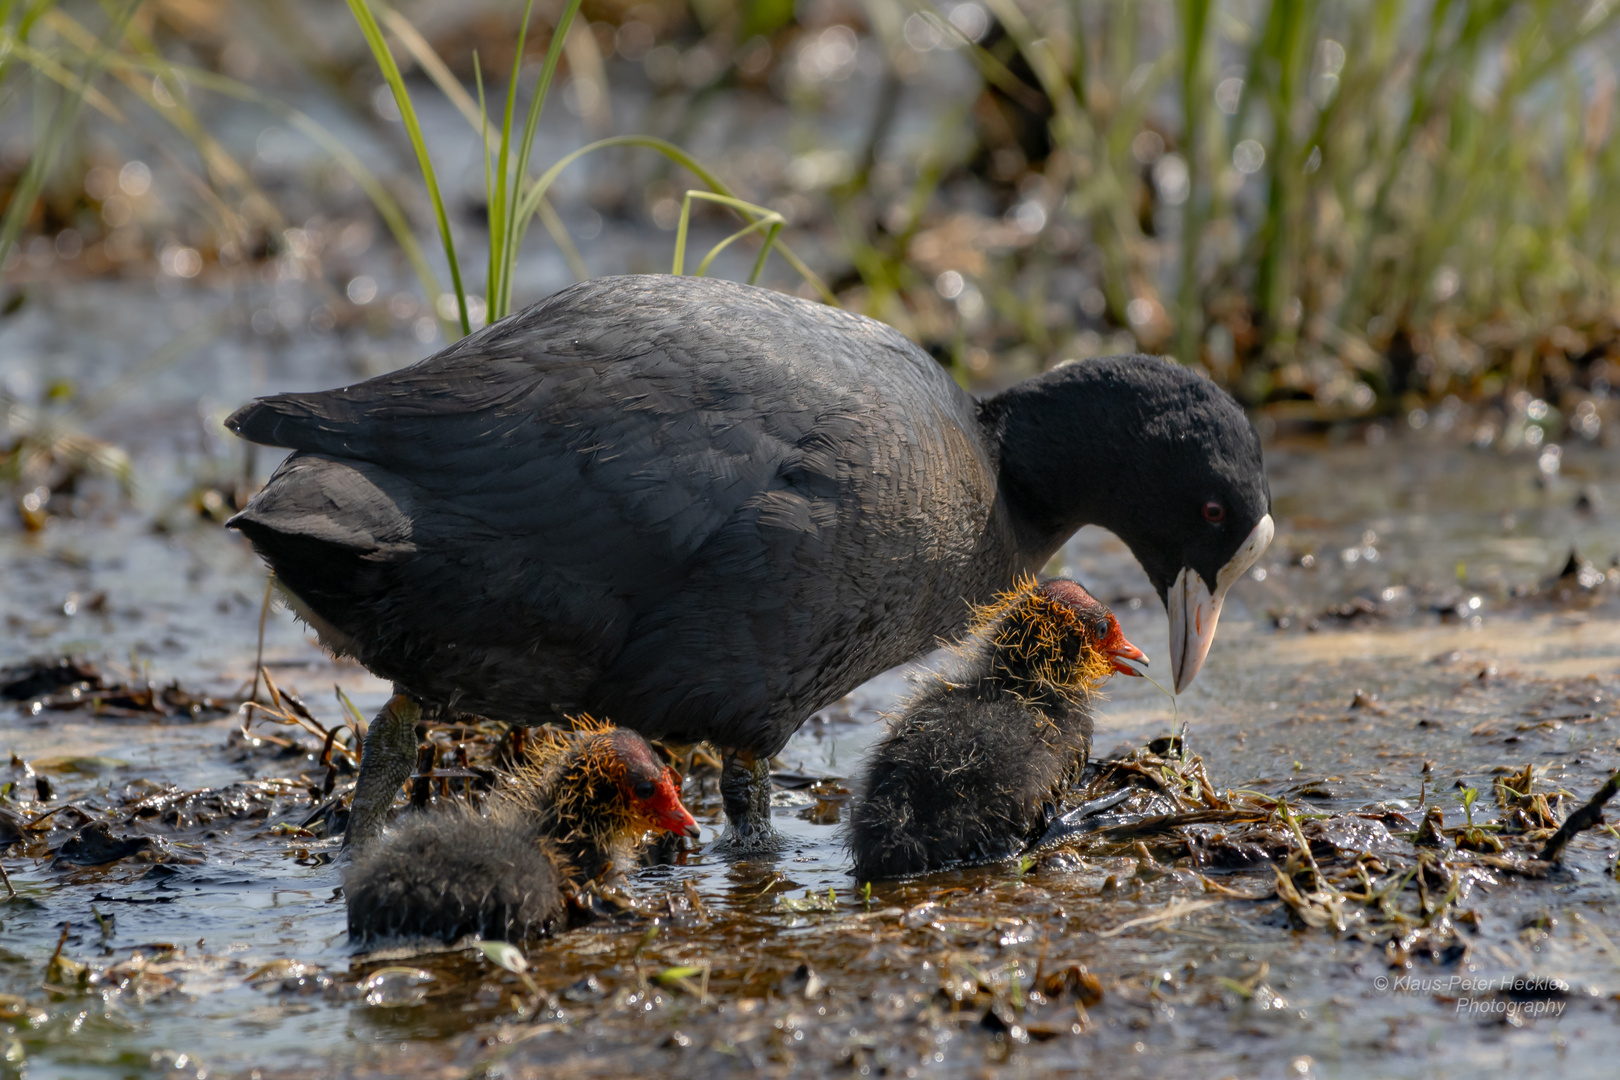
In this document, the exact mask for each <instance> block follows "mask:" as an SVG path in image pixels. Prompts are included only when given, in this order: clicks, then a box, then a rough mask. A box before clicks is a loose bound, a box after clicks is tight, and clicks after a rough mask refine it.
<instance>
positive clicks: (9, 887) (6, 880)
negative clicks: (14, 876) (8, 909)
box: [0, 863, 17, 900]
mask: <svg viewBox="0 0 1620 1080" xmlns="http://www.w3.org/2000/svg"><path fill="white" fill-rule="evenodd" d="M0 884H3V885H5V887H6V899H8V900H15V899H17V887H16V886H15V885H13V884H12V883H11V875H10V874H8V873H6V864H5V863H0Z"/></svg>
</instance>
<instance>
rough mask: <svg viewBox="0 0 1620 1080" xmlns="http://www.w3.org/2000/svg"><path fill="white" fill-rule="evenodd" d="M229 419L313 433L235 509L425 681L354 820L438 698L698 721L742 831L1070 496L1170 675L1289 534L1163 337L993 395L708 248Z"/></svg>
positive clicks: (279, 563) (1050, 525)
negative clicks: (1147, 588) (389, 368)
mask: <svg viewBox="0 0 1620 1080" xmlns="http://www.w3.org/2000/svg"><path fill="white" fill-rule="evenodd" d="M228 424H229V426H230V427H231V429H232V430H234V431H236V432H237V433H238V434H240V435H241V436H242V437H244V438H246V439H249V440H252V441H254V442H258V443H263V444H266V445H271V446H282V447H287V448H290V449H292V450H294V451H296V453H294V454H292V455H291V456H290V457H289V458H288V459H287V460H286V461H285V462H284V463H283V464H282V466H281V467H280V468H279V469H278V470H277V471H276V473H275V475H273V476H272V477H271V478H270V481H269V482H268V483H267V484H266V486H265V487H264V489H263V490H262V491H260V492H259V494H258V495H257V496H255V497H254V499H253V501H252V502H251V503H250V504H249V506H248V507H247V509H246V510H244V511H243V512H242V513H241V514H239V515H237V516H236V517H235V518H233V519H232V521H231V525H232V526H233V527H235V528H237V529H240V530H241V531H242V532H243V533H244V534H246V535H247V537H248V538H249V540H250V541H251V542H252V543H253V546H254V548H255V549H256V550H257V551H258V552H259V553H260V555H261V556H263V558H264V559H265V560H266V562H268V563H269V565H270V567H271V568H272V570H273V571H274V573H275V576H276V578H277V580H278V581H279V582H280V584H281V586H282V587H283V588H284V589H285V590H286V591H287V592H288V593H290V594H291V596H292V598H293V600H294V602H295V604H296V606H297V607H298V608H299V610H300V611H301V612H302V613H303V614H304V616H305V617H306V618H307V619H308V620H309V621H310V622H311V624H312V625H314V626H315V627H316V629H317V630H318V631H319V633H320V634H321V636H322V638H323V640H324V641H325V642H326V643H327V644H328V645H329V646H330V647H331V648H333V649H334V650H336V651H338V652H340V653H344V654H347V655H350V656H353V657H355V658H356V659H358V660H359V661H360V662H361V663H363V664H364V665H366V666H367V667H368V668H370V669H371V670H372V671H374V672H376V673H377V674H379V675H381V676H383V677H385V678H388V679H391V680H393V681H394V683H395V684H396V687H397V688H398V690H399V692H400V693H401V694H403V695H406V696H407V697H408V698H409V699H410V700H411V701H412V702H413V704H412V705H411V706H410V707H408V708H400V709H392V710H385V711H384V713H383V714H382V715H380V716H379V717H378V718H377V721H376V722H375V723H373V725H372V727H371V731H370V733H369V735H368V743H367V746H366V752H365V755H364V760H363V761H362V765H361V777H360V783H359V786H358V788H357V791H356V795H355V805H354V811H353V815H352V817H351V825H350V832H351V836H354V835H364V834H366V833H368V832H374V831H375V830H376V829H377V828H378V827H379V824H380V821H381V819H382V815H383V814H384V812H385V811H386V810H387V808H388V806H390V805H391V804H392V801H393V798H394V796H395V794H397V792H398V790H399V786H400V784H401V782H402V781H403V780H404V779H405V777H406V776H408V775H409V772H410V769H411V767H412V765H413V764H414V760H415V754H414V749H413V743H412V735H411V732H410V728H411V724H412V723H413V722H414V721H413V717H414V713H413V711H412V710H413V709H414V708H415V704H416V703H420V704H425V705H427V706H429V707H433V708H448V709H452V710H459V711H465V712H471V713H478V714H482V715H484V716H488V717H492V718H495V719H499V720H504V721H508V722H511V723H517V724H532V723H538V722H540V721H542V720H544V719H545V718H546V717H547V715H548V714H553V713H556V712H562V711H568V710H581V711H592V712H596V713H599V714H604V715H609V716H612V717H614V719H615V720H616V721H617V722H618V723H621V724H624V725H626V726H629V727H632V728H635V729H636V730H638V731H641V732H642V733H644V734H646V735H648V736H651V737H667V738H671V739H677V740H682V741H695V740H698V739H709V740H711V741H713V742H714V743H716V744H717V745H719V746H720V747H722V748H723V749H724V750H725V751H726V768H725V775H724V776H723V779H722V791H723V794H724V798H725V804H726V807H725V808H726V813H727V816H728V818H729V820H730V823H731V826H732V828H731V829H730V830H729V831H728V835H729V837H730V839H731V841H732V842H734V843H739V844H755V843H761V844H762V843H767V842H769V839H770V837H771V835H772V834H771V831H770V827H769V801H768V782H767V777H766V775H765V773H766V761H767V759H768V757H769V755H771V754H774V753H775V752H776V751H778V750H779V749H780V748H781V747H782V746H783V744H784V743H785V742H786V741H787V739H788V737H789V736H790V735H792V733H793V732H794V731H795V730H797V729H798V727H799V725H800V724H802V723H803V722H804V720H805V719H806V718H807V717H808V716H809V715H810V714H811V713H813V712H814V711H815V710H817V709H819V708H822V707H824V706H826V705H828V704H830V703H831V702H833V701H836V700H837V699H838V698H839V697H840V696H842V695H843V694H845V693H847V692H848V691H849V690H851V689H852V688H854V687H855V686H857V685H858V684H860V683H861V682H862V681H864V680H865V679H867V678H870V677H871V676H872V675H875V674H877V673H878V672H880V671H883V670H884V669H886V668H889V667H891V666H893V665H895V664H898V663H901V662H903V661H905V660H908V659H911V658H912V657H914V656H916V655H918V654H919V653H921V652H923V651H925V650H926V649H928V648H929V647H930V646H931V645H932V644H933V643H934V642H935V641H936V640H937V639H938V638H939V637H940V636H941V635H946V634H949V633H951V632H953V631H954V630H955V629H957V628H958V627H959V626H960V625H961V622H962V611H963V607H962V601H963V600H964V599H967V600H969V601H973V602H982V601H984V600H986V599H988V598H989V597H990V596H992V595H994V594H995V592H996V591H997V590H999V589H1003V588H1006V587H1007V586H1008V585H1009V584H1011V583H1012V581H1013V579H1014V578H1015V577H1016V576H1017V575H1018V574H1020V573H1024V572H1028V571H1032V570H1034V569H1036V568H1038V567H1040V566H1041V565H1042V564H1043V563H1044V562H1045V561H1046V560H1047V559H1048V558H1049V557H1050V556H1051V554H1052V553H1053V552H1054V551H1056V550H1057V548H1058V547H1059V546H1060V545H1061V544H1062V543H1063V541H1064V540H1065V539H1067V538H1068V537H1069V535H1070V534H1072V533H1073V532H1074V531H1075V530H1076V529H1078V528H1079V527H1080V526H1082V525H1085V524H1088V523H1090V524H1097V525H1102V526H1104V527H1106V528H1108V529H1111V530H1112V531H1113V532H1115V533H1116V534H1118V535H1119V536H1120V537H1121V538H1122V539H1123V540H1124V541H1125V542H1126V544H1127V545H1129V547H1130V548H1131V551H1132V552H1133V553H1134V554H1135V555H1136V557H1137V559H1138V561H1139V562H1141V564H1142V566H1143V568H1144V569H1146V571H1147V572H1148V576H1149V577H1150V578H1151V579H1152V581H1153V583H1154V585H1155V586H1156V587H1157V589H1158V590H1159V593H1160V596H1161V597H1162V598H1163V599H1164V600H1165V602H1166V605H1167V607H1168V609H1169V613H1170V617H1171V626H1172V644H1171V653H1172V655H1171V664H1172V667H1173V669H1174V673H1175V675H1176V682H1177V685H1178V688H1179V687H1181V686H1184V685H1185V684H1186V683H1187V682H1188V681H1190V680H1191V678H1192V676H1193V674H1194V673H1196V671H1197V669H1198V666H1199V664H1200V663H1202V661H1203V657H1204V653H1205V652H1206V651H1207V649H1208V647H1209V642H1210V641H1211V640H1212V639H1213V636H1214V631H1215V620H1216V617H1217V616H1218V614H1219V610H1220V603H1221V600H1222V598H1223V597H1224V595H1225V592H1226V590H1227V588H1228V587H1229V586H1230V585H1231V583H1232V581H1233V580H1235V578H1236V577H1237V576H1239V575H1241V573H1242V572H1243V570H1244V569H1245V568H1246V567H1247V566H1248V565H1249V563H1251V562H1252V561H1253V559H1254V558H1255V557H1257V555H1258V553H1259V550H1260V549H1261V548H1263V547H1264V546H1265V543H1266V542H1267V541H1268V540H1269V539H1270V535H1271V519H1270V516H1269V510H1270V493H1269V490H1268V487H1267V484H1266V477H1265V471H1264V467H1263V465H1262V462H1261V456H1260V444H1259V440H1258V439H1257V438H1256V436H1255V433H1254V429H1253V428H1252V427H1251V426H1250V424H1249V423H1248V421H1247V419H1246V418H1245V417H1244V415H1243V412H1242V410H1241V409H1239V408H1238V406H1237V404H1236V403H1235V402H1233V401H1232V399H1231V398H1230V397H1228V396H1227V395H1226V394H1225V393H1224V392H1223V391H1221V390H1220V389H1218V388H1217V387H1216V386H1215V385H1214V384H1213V383H1211V382H1209V381H1208V380H1206V379H1202V378H1199V377H1197V376H1195V375H1193V374H1192V373H1190V372H1188V371H1186V370H1184V369H1182V368H1180V367H1177V366H1176V365H1174V364H1172V363H1168V362H1165V361H1162V360H1155V359H1150V358H1147V357H1115V358H1111V359H1104V360H1094V361H1089V362H1086V363H1081V364H1074V365H1067V366H1064V367H1061V368H1059V369H1057V370H1054V371H1051V372H1048V373H1047V374H1045V375H1042V376H1039V377H1037V378H1034V379H1031V380H1029V381H1027V382H1025V383H1021V384H1019V385H1017V386H1014V387H1013V388H1012V389H1010V390H1008V391H1006V392H1005V393H1002V394H1000V395H998V396H996V397H993V398H991V399H989V400H987V401H985V402H982V403H980V402H976V401H974V399H973V398H971V397H969V396H968V395H967V394H966V393H964V392H963V391H962V390H961V389H960V388H959V387H958V386H957V385H956V383H955V382H953V381H952V380H951V378H950V376H949V375H948V373H946V372H945V370H944V369H942V368H941V367H940V366H939V365H938V364H937V363H936V362H935V361H934V360H932V359H931V358H930V357H929V356H928V355H927V354H926V353H924V352H922V350H920V349H918V348H917V347H916V346H915V345H913V344H912V343H911V342H910V341H907V340H906V339H905V338H904V337H902V336H901V335H900V334H899V333H897V332H896V331H894V330H893V329H891V328H890V327H887V326H884V325H882V324H881V323H877V322H874V321H872V320H870V319H865V318H862V317H860V316H857V315H852V314H849V313H847V312H844V311H840V310H837V309H834V308H829V307H824V306H821V305H817V304H812V303H809V302H806V301H803V300H798V299H795V298H793V297H789V296H784V295H781V294H778V293H774V292H770V291H767V290H763V289H757V288H751V287H749V286H745V285H737V284H732V283H729V282H723V281H714V280H708V279H701V278H689V277H666V276H655V275H648V276H632V277H616V278H599V279H596V280H592V281H587V282H584V283H582V284H579V285H576V286H573V287H572V288H569V289H565V290H564V291H562V292H561V293H558V294H557V295H555V296H553V297H551V298H550V299H549V300H546V301H544V302H542V303H539V304H536V305H535V306H533V307H531V308H529V309H527V310H525V311H522V312H519V313H518V314H516V315H513V316H511V317H509V318H506V319H503V320H501V321H500V322H498V323H495V324H494V325H492V326H489V327H487V328H485V329H484V330H481V331H480V332H478V333H476V334H473V335H472V336H470V337H467V338H465V339H463V340H462V341H460V342H457V343H456V344H455V345H453V346H451V347H450V348H448V349H446V350H445V351H443V352H441V353H439V354H438V355H437V356H434V357H431V358H429V359H427V360H424V361H422V362H421V363H418V364H416V365H413V366H411V367H408V368H405V369H403V370H400V371H397V372H394V373H392V374H389V375H383V376H380V377H378V378H375V379H370V380H368V381H366V382H362V383H358V384H355V385H353V386H349V387H345V388H342V389H338V390H330V391H323V392H318V393H301V394H282V395H278V396H276V397H271V398H265V399H262V400H260V401H256V402H253V403H251V404H249V405H246V406H244V407H243V408H241V409H239V410H238V411H237V412H236V413H235V414H234V415H233V416H232V417H231V418H230V419H229V421H228Z"/></svg>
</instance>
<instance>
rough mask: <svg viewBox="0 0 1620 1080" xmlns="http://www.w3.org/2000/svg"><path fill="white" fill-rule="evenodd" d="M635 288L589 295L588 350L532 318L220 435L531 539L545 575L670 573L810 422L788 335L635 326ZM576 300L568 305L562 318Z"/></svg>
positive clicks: (552, 323)
mask: <svg viewBox="0 0 1620 1080" xmlns="http://www.w3.org/2000/svg"><path fill="white" fill-rule="evenodd" d="M606 280H608V281H610V282H611V280H612V279H606ZM634 280H635V279H618V281H619V282H620V283H621V284H620V285H619V286H618V288H617V289H611V288H603V289H598V290H595V292H596V293H598V294H599V295H597V296H596V298H595V300H596V303H595V310H594V312H593V314H594V316H595V318H594V320H593V324H594V326H595V327H596V330H595V332H594V333H593V334H591V335H590V336H588V337H587V336H583V335H581V334H579V332H578V331H577V329H576V330H575V331H574V332H573V333H572V334H569V335H567V336H564V334H563V333H562V332H561V331H559V330H556V329H555V327H556V326H557V325H559V324H560V325H564V326H573V327H576V328H577V327H578V326H579V325H580V320H579V319H578V318H577V316H575V315H574V314H573V313H571V312H568V311H558V310H557V307H558V305H556V304H551V303H548V304H542V305H539V306H538V307H537V308H534V309H531V310H530V311H529V312H526V313H525V314H523V315H521V316H518V317H516V318H514V319H511V320H506V321H504V322H502V323H499V324H497V325H495V326H493V327H490V328H489V329H488V330H486V331H484V332H483V333H480V334H477V335H474V336H473V337H470V338H467V339H465V340H464V341H463V342H461V343H459V344H458V345H457V346H455V347H454V348H452V349H450V350H447V351H446V352H444V353H441V354H439V355H438V356H435V357H432V358H430V359H428V360H425V361H423V362H421V363H419V364H415V365H412V366H411V367H408V368H404V369H402V370H400V371H397V372H393V373H390V374H388V375H383V376H380V377H378V378H375V379H371V380H368V381H366V382H363V383H359V384H356V385H354V386H351V387H346V388H344V389H340V390H330V391H322V392H317V393H308V394H282V395H279V396H277V397H272V398H266V399H263V400H260V401H256V402H253V403H252V404H250V405H247V406H245V407H244V408H242V409H240V410H238V411H237V413H236V414H235V415H233V416H232V417H231V419H230V421H229V424H230V426H231V428H232V430H234V431H236V432H237V433H238V434H240V435H242V436H243V437H244V438H247V439H250V440H252V441H255V442H260V443H265V444H269V445H275V446H285V447H289V448H291V449H295V450H304V451H310V452H314V453H320V454H325V455H330V456H333V457H339V458H344V459H349V460H355V461H363V462H367V463H370V464H372V465H376V466H379V467H381V468H383V469H386V470H388V471H390V472H392V473H394V474H397V475H398V476H400V477H402V478H405V479H406V480H408V481H409V482H410V483H411V484H413V485H415V486H416V487H417V488H419V489H421V491H422V492H423V493H424V494H425V495H426V496H427V497H428V499H429V500H432V501H437V502H439V503H440V504H441V505H443V506H444V507H445V508H447V509H453V512H454V515H455V516H456V517H457V518H458V519H461V520H462V523H463V525H464V526H465V527H467V528H471V529H474V530H477V531H480V532H484V531H487V533H488V534H492V535H506V536H514V537H515V536H524V537H530V538H543V542H544V546H545V549H546V552H547V555H546V557H547V559H548V560H551V559H559V558H560V559H561V560H562V561H563V562H565V563H567V562H573V561H574V559H573V558H571V557H570V556H569V554H568V551H569V549H576V550H575V551H574V552H573V555H574V557H577V558H578V559H580V560H583V561H585V562H593V561H596V560H598V559H621V560H622V559H623V558H624V557H625V555H626V554H627V553H626V551H624V550H623V549H622V547H621V545H623V544H626V543H631V542H634V543H635V544H637V545H639V547H640V549H641V553H642V555H644V556H645V555H649V554H651V553H652V552H651V551H650V550H648V549H653V550H656V551H658V552H660V553H661V555H662V558H659V559H655V560H654V561H656V562H660V563H661V564H663V565H664V566H665V567H666V568H667V567H668V564H669V561H670V560H674V561H676V562H679V561H681V560H683V559H685V558H686V557H689V556H690V555H691V554H692V553H693V552H694V551H696V550H697V549H698V548H700V547H701V546H702V545H703V543H704V542H705V541H706V540H707V539H708V538H709V537H710V536H712V535H713V534H714V532H715V531H716V530H717V529H718V528H719V527H720V526H721V525H722V524H723V523H724V522H725V521H726V520H727V519H728V518H729V517H730V516H731V515H732V514H733V513H734V512H735V511H736V509H737V508H738V507H739V506H740V505H741V504H742V503H743V502H744V501H745V500H747V499H748V498H749V497H750V496H751V495H754V494H755V493H757V492H759V491H761V490H764V489H766V488H768V487H769V486H770V485H771V484H772V479H773V477H774V476H775V475H776V473H777V471H778V468H779V467H780V465H781V463H782V460H783V458H784V457H785V455H787V454H788V453H789V451H790V450H791V448H792V447H793V446H794V445H795V444H796V443H798V442H799V441H800V440H801V439H802V438H803V437H804V436H805V434H806V433H807V432H808V431H809V430H810V429H811V428H812V427H813V426H814V424H815V415H816V408H815V402H813V401H806V400H803V397H804V395H803V388H802V387H799V388H798V389H797V391H790V389H789V388H790V387H792V385H793V383H794V379H793V378H792V377H791V376H789V374H788V372H787V370H786V369H785V368H784V367H783V363H784V357H783V355H782V353H783V351H784V350H786V351H789V352H791V351H792V350H793V349H794V348H795V346H796V345H797V344H798V343H797V342H795V341H794V340H791V334H790V335H789V340H787V341H776V342H772V341H769V340H761V338H760V330H759V329H758V328H757V327H756V328H755V329H754V331H753V332H752V333H751V334H748V335H746V336H745V337H744V338H743V339H739V338H737V337H736V336H735V335H733V334H732V333H731V330H732V329H733V328H732V327H730V326H729V325H728V321H727V319H726V313H725V312H724V311H723V310H718V311H716V310H709V311H707V312H705V313H703V314H702V315H700V313H699V312H698V311H697V310H695V309H694V308H693V307H692V305H685V306H684V309H683V305H679V304H674V303H670V302H669V301H668V300H666V301H665V303H664V305H663V307H664V309H665V310H663V311H649V310H648V308H647V307H646V305H640V306H639V307H638V310H637V311H636V312H635V315H634V318H633V319H631V318H630V317H629V315H630V313H629V312H628V311H627V310H625V309H626V307H627V301H632V300H634V298H635V293H636V290H635V289H634V288H633V287H632V286H630V285H626V284H623V283H624V282H627V281H629V282H634ZM590 292H591V291H590V290H582V289H576V290H572V291H571V292H570V293H568V294H565V296H566V298H567V299H568V300H569V301H570V303H569V304H568V306H569V307H574V306H578V305H581V304H589V303H590V302H591V300H592V297H591V295H590ZM581 293H585V294H586V295H583V296H582V295H581ZM625 294H630V295H629V296H626V295H625ZM570 316H573V317H570ZM790 394H791V397H790ZM762 404H763V405H764V406H765V408H764V409H761V408H760V406H761V405H762Z"/></svg>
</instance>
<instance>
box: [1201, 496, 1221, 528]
mask: <svg viewBox="0 0 1620 1080" xmlns="http://www.w3.org/2000/svg"><path fill="white" fill-rule="evenodd" d="M1204 520H1205V521H1207V522H1209V523H1210V524H1211V525H1219V524H1220V523H1221V522H1223V521H1225V520H1226V507H1224V506H1222V505H1221V504H1220V503H1218V502H1216V501H1215V500H1214V499H1211V500H1210V501H1209V502H1207V503H1205V504H1204Z"/></svg>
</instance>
